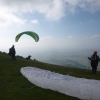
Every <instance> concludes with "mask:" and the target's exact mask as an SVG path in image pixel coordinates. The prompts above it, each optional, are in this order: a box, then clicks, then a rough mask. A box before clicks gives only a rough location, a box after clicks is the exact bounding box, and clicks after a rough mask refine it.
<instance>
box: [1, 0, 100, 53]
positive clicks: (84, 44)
mask: <svg viewBox="0 0 100 100" xmlns="http://www.w3.org/2000/svg"><path fill="white" fill-rule="evenodd" d="M23 31H34V32H36V33H37V34H38V35H39V37H40V40H39V42H35V41H34V40H33V39H32V38H31V37H30V36H27V35H23V36H22V37H21V38H20V40H19V41H18V42H15V36H16V35H17V34H18V33H20V32H23ZM13 44H14V45H15V48H16V50H18V52H19V51H21V50H26V51H27V50H31V51H33V50H66V51H67V50H68V49H70V50H71V49H72V50H73V49H94V50H97V49H100V0H0V51H8V48H10V47H11V46H12V45H13Z"/></svg>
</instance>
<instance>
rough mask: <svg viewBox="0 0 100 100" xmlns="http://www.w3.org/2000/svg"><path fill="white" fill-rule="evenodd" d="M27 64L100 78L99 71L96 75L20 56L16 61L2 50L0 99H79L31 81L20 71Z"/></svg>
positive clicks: (58, 71) (59, 71)
mask: <svg viewBox="0 0 100 100" xmlns="http://www.w3.org/2000/svg"><path fill="white" fill-rule="evenodd" d="M26 66H34V67H38V68H41V69H46V70H50V71H55V72H57V73H61V74H69V75H71V76H76V77H81V78H88V79H97V80H100V72H99V71H98V72H97V74H96V75H94V74H92V73H91V71H90V70H85V69H78V68H69V67H63V66H57V65H52V64H47V63H43V62H39V61H34V60H26V59H24V58H20V57H16V61H12V60H11V57H10V56H9V55H8V54H6V53H2V52H0V100H79V99H78V98H75V97H70V96H67V95H64V94H61V93H58V92H55V91H52V90H48V89H42V88H40V87H37V86H35V85H34V84H32V83H30V82H29V81H28V80H27V79H26V78H25V77H23V76H22V74H21V73H20V68H21V67H26Z"/></svg>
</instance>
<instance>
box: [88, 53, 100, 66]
mask: <svg viewBox="0 0 100 100" xmlns="http://www.w3.org/2000/svg"><path fill="white" fill-rule="evenodd" d="M88 59H89V60H91V66H92V67H97V66H98V62H99V61H100V59H99V56H98V55H95V54H93V55H92V56H91V58H89V57H88Z"/></svg>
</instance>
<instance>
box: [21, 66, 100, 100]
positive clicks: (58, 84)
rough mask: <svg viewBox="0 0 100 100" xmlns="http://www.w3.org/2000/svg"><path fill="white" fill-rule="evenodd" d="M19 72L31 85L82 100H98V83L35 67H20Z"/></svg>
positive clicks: (99, 95)
mask: <svg viewBox="0 0 100 100" xmlns="http://www.w3.org/2000/svg"><path fill="white" fill-rule="evenodd" d="M20 72H21V73H22V75H23V76H24V77H26V78H27V79H28V80H29V81H30V82H31V83H33V84H35V85H37V86H39V87H42V88H45V89H51V90H53V91H58V92H60V93H64V94H66V95H69V96H73V97H77V98H79V99H83V100H99V99H100V81H99V80H92V79H91V80H90V79H85V78H76V77H72V76H69V75H62V74H59V73H55V72H51V71H48V70H43V69H39V68H36V67H22V68H21V69H20Z"/></svg>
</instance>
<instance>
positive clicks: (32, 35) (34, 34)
mask: <svg viewBox="0 0 100 100" xmlns="http://www.w3.org/2000/svg"><path fill="white" fill-rule="evenodd" d="M23 34H27V35H29V36H31V37H32V38H33V39H34V40H35V41H36V42H38V41H39V36H38V35H37V34H36V33H35V32H31V31H25V32H22V33H19V34H18V35H17V36H16V38H15V41H16V42H17V41H18V40H19V38H20V37H21V36H22V35H23Z"/></svg>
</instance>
